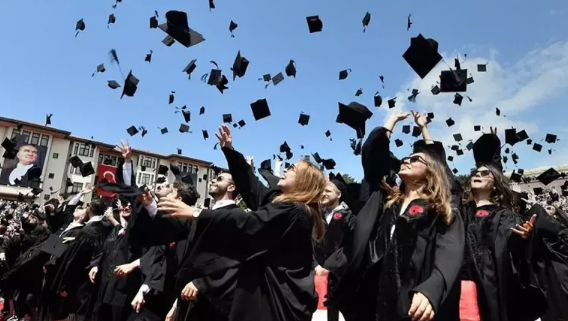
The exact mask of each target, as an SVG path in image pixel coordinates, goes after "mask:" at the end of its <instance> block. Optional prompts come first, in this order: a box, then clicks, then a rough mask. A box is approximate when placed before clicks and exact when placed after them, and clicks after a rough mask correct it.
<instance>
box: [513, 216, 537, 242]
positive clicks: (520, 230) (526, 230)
mask: <svg viewBox="0 0 568 321" xmlns="http://www.w3.org/2000/svg"><path fill="white" fill-rule="evenodd" d="M535 221H536V214H534V215H533V216H531V219H530V220H528V221H526V222H525V223H523V225H519V224H517V225H515V227H514V228H513V227H511V231H512V232H513V233H515V234H518V235H520V236H521V237H522V238H524V239H525V240H526V239H528V238H529V236H530V235H531V233H532V230H533V228H534V222H535Z"/></svg>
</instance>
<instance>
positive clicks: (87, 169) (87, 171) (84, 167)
mask: <svg viewBox="0 0 568 321" xmlns="http://www.w3.org/2000/svg"><path fill="white" fill-rule="evenodd" d="M79 171H80V172H81V175H82V176H83V177H87V176H89V175H92V174H94V173H95V169H94V168H93V164H92V163H91V162H87V163H83V164H81V165H80V166H79Z"/></svg>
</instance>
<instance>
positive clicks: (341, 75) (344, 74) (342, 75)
mask: <svg viewBox="0 0 568 321" xmlns="http://www.w3.org/2000/svg"><path fill="white" fill-rule="evenodd" d="M350 72H351V69H345V70H342V71H340V72H339V80H343V79H345V78H347V76H348V75H349V73H350Z"/></svg>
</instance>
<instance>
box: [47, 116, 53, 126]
mask: <svg viewBox="0 0 568 321" xmlns="http://www.w3.org/2000/svg"><path fill="white" fill-rule="evenodd" d="M51 117H53V114H47V115H45V126H47V125H51Z"/></svg>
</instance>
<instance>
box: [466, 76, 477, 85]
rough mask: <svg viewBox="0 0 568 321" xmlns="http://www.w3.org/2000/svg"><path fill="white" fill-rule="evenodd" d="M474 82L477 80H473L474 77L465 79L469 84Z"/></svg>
mask: <svg viewBox="0 0 568 321" xmlns="http://www.w3.org/2000/svg"><path fill="white" fill-rule="evenodd" d="M474 82H475V81H474V80H473V77H469V78H467V79H466V80H465V83H466V84H468V85H471V84H473V83H474Z"/></svg>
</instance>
